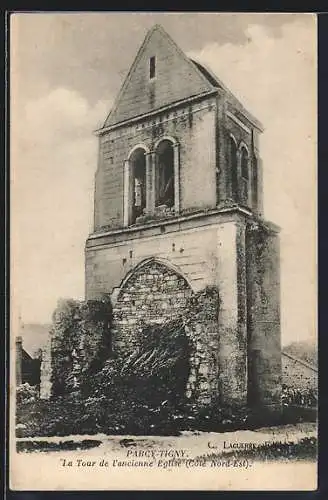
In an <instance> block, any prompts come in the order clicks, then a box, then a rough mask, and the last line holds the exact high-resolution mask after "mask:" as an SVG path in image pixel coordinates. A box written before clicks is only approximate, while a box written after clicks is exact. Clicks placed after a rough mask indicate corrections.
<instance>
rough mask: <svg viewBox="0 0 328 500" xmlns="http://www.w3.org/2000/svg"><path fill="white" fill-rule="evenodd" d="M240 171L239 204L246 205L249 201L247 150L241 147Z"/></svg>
mask: <svg viewBox="0 0 328 500" xmlns="http://www.w3.org/2000/svg"><path fill="white" fill-rule="evenodd" d="M240 170H241V186H240V187H241V202H242V203H245V204H246V205H248V199H249V156H248V151H247V149H246V148H245V147H244V146H242V148H241V150H240Z"/></svg>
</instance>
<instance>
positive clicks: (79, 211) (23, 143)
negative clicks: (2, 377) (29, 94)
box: [11, 88, 110, 321]
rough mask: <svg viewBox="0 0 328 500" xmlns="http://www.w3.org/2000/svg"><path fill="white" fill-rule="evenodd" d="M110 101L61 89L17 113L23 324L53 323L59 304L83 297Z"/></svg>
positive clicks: (17, 263) (16, 209)
mask: <svg viewBox="0 0 328 500" xmlns="http://www.w3.org/2000/svg"><path fill="white" fill-rule="evenodd" d="M109 107H110V103H109V102H103V101H100V102H98V103H97V104H96V105H95V106H92V107H91V106H90V105H89V104H88V102H87V101H86V99H84V98H83V96H81V95H79V94H78V93H77V92H74V91H71V90H67V89H65V88H57V89H54V90H53V91H52V92H50V93H49V94H48V95H47V96H45V97H42V98H39V99H35V100H33V101H28V102H27V103H26V106H25V108H23V109H18V108H15V106H14V104H13V106H12V108H13V109H12V147H11V151H12V154H11V162H12V175H11V184H12V189H11V205H12V206H11V208H12V210H11V217H12V220H11V227H12V258H13V268H14V269H13V274H14V283H15V295H17V297H16V300H17V301H18V302H19V301H21V302H22V306H23V310H22V315H23V318H24V319H26V321H34V320H37V321H40V320H41V321H49V316H50V314H51V312H52V310H53V309H54V306H55V304H56V300H57V297H60V296H62V295H63V294H65V295H68V296H76V297H79V296H83V292H84V254H83V248H84V242H85V238H86V236H87V234H88V233H89V232H90V229H91V224H92V216H93V214H92V212H93V179H94V173H95V170H96V162H97V139H96V137H94V136H93V134H92V131H93V130H94V129H96V128H97V127H98V126H100V125H101V124H102V122H103V121H104V119H105V116H106V114H107V112H108V109H109Z"/></svg>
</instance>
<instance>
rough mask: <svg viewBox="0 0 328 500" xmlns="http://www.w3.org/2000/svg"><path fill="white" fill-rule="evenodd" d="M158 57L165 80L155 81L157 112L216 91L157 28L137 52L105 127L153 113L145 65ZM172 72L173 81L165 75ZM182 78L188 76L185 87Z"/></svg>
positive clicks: (168, 37)
mask: <svg viewBox="0 0 328 500" xmlns="http://www.w3.org/2000/svg"><path fill="white" fill-rule="evenodd" d="M155 53H156V56H157V58H158V59H159V66H160V68H159V71H162V77H161V78H159V79H158V81H156V94H157V95H156V104H155V108H157V107H162V106H163V105H167V104H171V103H173V102H177V101H179V100H182V99H185V98H186V97H190V96H194V95H197V94H203V93H205V92H211V91H213V90H215V87H214V86H213V85H211V83H210V82H209V81H208V79H207V78H206V77H205V76H204V75H203V73H202V72H201V71H199V69H198V68H197V67H196V66H195V65H194V64H193V63H192V62H191V61H190V59H188V58H187V57H186V55H185V54H184V53H183V51H182V50H181V49H180V48H179V47H178V46H177V45H176V43H175V42H174V41H173V40H172V38H171V37H170V36H169V35H168V33H166V31H164V29H163V28H162V27H161V26H160V25H158V24H156V25H155V26H154V27H153V28H152V29H151V30H149V31H148V33H147V35H146V37H145V39H144V41H143V43H142V45H141V47H140V49H139V50H138V52H137V55H136V57H135V59H134V62H133V64H132V66H131V68H130V70H129V72H128V74H127V76H126V78H125V81H124V83H123V85H122V87H121V90H120V92H119V94H118V96H117V98H116V100H115V102H114V105H113V108H112V110H111V112H110V113H109V115H108V117H107V119H106V121H105V123H104V127H108V126H111V125H114V124H116V123H120V122H122V121H125V120H127V119H130V118H133V117H135V116H137V115H138V114H140V115H141V114H144V113H147V112H149V111H152V110H153V108H152V106H151V105H150V102H149V96H148V93H149V91H150V88H149V87H150V84H149V80H148V74H147V66H146V64H148V59H149V57H150V55H151V54H153V55H155ZM166 53H169V54H170V56H171V57H170V60H168V58H167V57H166ZM169 72H170V77H167V78H165V73H167V75H168V74H169ZM183 74H184V75H188V79H187V83H186V85H181V77H182V75H183ZM163 75H164V77H163Z"/></svg>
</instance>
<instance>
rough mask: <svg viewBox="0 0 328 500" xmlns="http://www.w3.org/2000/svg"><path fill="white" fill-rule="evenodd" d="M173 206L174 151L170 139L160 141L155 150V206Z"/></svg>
mask: <svg viewBox="0 0 328 500" xmlns="http://www.w3.org/2000/svg"><path fill="white" fill-rule="evenodd" d="M160 205H166V206H167V207H168V208H172V207H174V151H173V144H172V142H171V141H169V140H167V139H165V140H163V141H161V142H160V143H159V145H158V147H157V150H156V172H155V206H156V207H159V206H160Z"/></svg>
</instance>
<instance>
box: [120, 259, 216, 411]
mask: <svg viewBox="0 0 328 500" xmlns="http://www.w3.org/2000/svg"><path fill="white" fill-rule="evenodd" d="M218 306H219V301H218V296H217V295H216V294H215V293H214V296H211V295H208V293H206V290H205V291H203V292H201V293H198V294H196V295H195V294H194V292H193V290H192V288H191V286H190V285H189V284H188V282H187V281H186V279H185V278H183V277H182V276H181V275H180V274H179V273H177V272H176V271H174V270H173V269H172V268H170V267H168V266H167V265H165V264H163V263H161V262H158V261H156V260H154V259H151V260H149V261H145V262H144V263H142V264H141V265H140V266H137V268H136V270H135V271H134V272H133V273H132V274H131V276H130V277H128V279H127V280H126V281H125V283H124V284H123V285H122V287H121V289H120V292H119V295H118V297H117V299H116V300H115V303H114V309H113V331H112V345H113V351H114V352H115V353H116V355H118V356H128V355H129V354H131V353H132V352H133V351H134V350H135V349H136V348H137V345H138V330H139V329H140V330H141V329H142V327H144V326H145V325H147V326H149V325H154V324H160V325H162V324H164V323H166V322H168V321H173V320H175V319H177V318H183V320H184V322H185V329H186V334H187V335H188V337H189V338H190V339H191V341H192V354H191V356H190V366H191V369H190V376H189V380H188V384H187V393H186V395H187V397H188V398H192V399H193V400H196V401H198V402H199V403H209V402H211V401H212V399H213V397H216V396H217V392H218V389H217V387H218V373H219V366H218V352H219V342H218Z"/></svg>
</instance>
